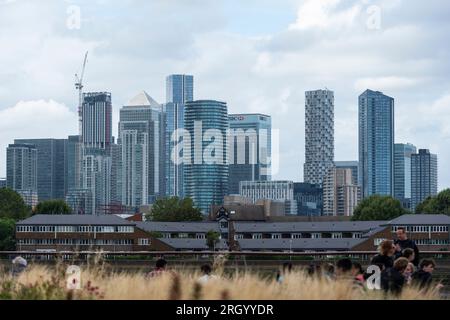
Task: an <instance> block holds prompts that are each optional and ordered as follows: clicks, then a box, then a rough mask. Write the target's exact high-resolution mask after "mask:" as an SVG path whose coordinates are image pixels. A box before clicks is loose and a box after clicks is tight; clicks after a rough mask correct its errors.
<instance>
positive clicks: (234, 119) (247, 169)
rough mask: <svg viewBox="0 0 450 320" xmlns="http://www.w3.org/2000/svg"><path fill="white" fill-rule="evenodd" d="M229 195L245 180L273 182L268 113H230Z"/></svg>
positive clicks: (270, 126) (270, 125)
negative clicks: (271, 180)
mask: <svg viewBox="0 0 450 320" xmlns="http://www.w3.org/2000/svg"><path fill="white" fill-rule="evenodd" d="M228 120H229V122H230V135H229V150H230V157H229V159H230V165H229V171H230V172H229V193H230V194H238V193H239V182H241V181H259V180H262V181H266V180H270V178H271V176H270V162H271V156H272V143H271V139H272V138H271V137H272V135H271V133H272V120H271V117H270V116H267V115H264V114H230V115H229V116H228Z"/></svg>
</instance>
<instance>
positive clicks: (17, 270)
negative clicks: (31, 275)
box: [12, 256, 28, 277]
mask: <svg viewBox="0 0 450 320" xmlns="http://www.w3.org/2000/svg"><path fill="white" fill-rule="evenodd" d="M27 265H28V262H27V260H25V259H24V258H23V257H21V256H17V257H15V258H14V259H13V260H12V275H13V276H14V277H17V276H19V275H20V274H21V273H22V272H23V271H24V270H25V269H26V268H27Z"/></svg>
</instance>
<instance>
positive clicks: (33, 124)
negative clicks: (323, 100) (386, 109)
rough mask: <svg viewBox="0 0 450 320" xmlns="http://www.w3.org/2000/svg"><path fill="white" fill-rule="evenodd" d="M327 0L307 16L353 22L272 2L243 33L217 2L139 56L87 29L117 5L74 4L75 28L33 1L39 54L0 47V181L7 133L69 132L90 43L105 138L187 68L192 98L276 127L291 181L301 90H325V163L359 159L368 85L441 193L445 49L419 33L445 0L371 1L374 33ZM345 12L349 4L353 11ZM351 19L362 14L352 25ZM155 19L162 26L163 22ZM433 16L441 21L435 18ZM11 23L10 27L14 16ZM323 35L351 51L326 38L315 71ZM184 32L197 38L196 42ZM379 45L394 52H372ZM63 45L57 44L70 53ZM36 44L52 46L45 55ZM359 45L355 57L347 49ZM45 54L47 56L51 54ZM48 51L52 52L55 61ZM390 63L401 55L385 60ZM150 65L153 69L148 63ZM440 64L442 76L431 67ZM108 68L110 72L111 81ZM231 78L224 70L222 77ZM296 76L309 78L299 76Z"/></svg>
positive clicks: (446, 157) (443, 9) (449, 172)
mask: <svg viewBox="0 0 450 320" xmlns="http://www.w3.org/2000/svg"><path fill="white" fill-rule="evenodd" d="M334 2H336V3H338V4H334V5H332V4H329V5H328V7H326V6H325V7H318V8H316V9H317V10H316V11H315V12H318V14H319V15H321V14H322V15H323V16H324V19H325V20H326V19H327V17H328V18H330V17H345V16H346V14H350V13H352V12H353V16H351V17H353V19H350V20H349V23H345V22H343V21H341V20H340V19H337V18H336V19H334V18H333V19H329V22H328V23H323V24H322V25H320V26H317V25H314V24H312V23H313V22H311V21H310V20H308V19H303V20H302V19H300V17H302V15H303V16H305V12H308V10H312V9H311V6H313V2H312V1H301V2H296V3H295V4H294V2H290V3H289V4H286V3H284V4H282V5H281V8H280V9H278V10H276V12H275V13H274V14H273V15H276V16H277V17H278V18H279V19H276V20H277V21H278V22H277V23H270V24H269V26H265V27H264V28H258V24H255V25H254V27H253V30H249V29H248V28H247V30H243V29H246V28H244V27H242V26H241V25H240V22H242V19H243V14H242V13H240V14H239V15H238V16H237V17H233V18H230V16H231V15H230V14H229V13H227V12H228V11H227V10H228V9H224V8H220V9H217V8H215V9H214V10H212V11H211V17H207V18H205V21H206V22H208V23H206V22H203V23H204V24H205V25H204V24H203V23H200V24H199V25H196V27H195V28H194V29H192V28H188V29H187V30H186V31H183V32H186V35H189V36H190V37H188V39H187V40H185V41H187V43H186V42H183V43H181V44H180V45H186V46H187V48H188V49H189V50H187V52H186V53H180V52H175V51H177V50H173V51H172V52H168V51H167V50H169V49H168V47H167V46H168V45H169V44H170V42H169V43H168V42H167V41H163V40H164V39H161V37H158V38H157V39H156V40H153V42H152V44H153V45H156V44H158V43H155V41H160V43H161V44H163V45H164V46H162V47H161V48H158V50H154V51H151V52H149V53H148V56H146V55H144V53H143V52H145V50H143V49H144V47H141V45H139V44H137V46H138V49H139V50H128V49H126V43H127V42H126V41H125V39H124V38H121V36H120V34H118V35H117V37H118V38H117V39H116V38H115V37H114V35H113V34H112V33H106V34H104V35H103V36H102V37H103V38H102V37H100V35H99V34H97V32H96V31H99V30H103V29H102V28H103V27H104V26H105V22H106V21H107V18H106V13H105V15H104V16H103V15H100V16H98V19H97V20H96V21H95V22H94V21H91V20H90V19H89V18H90V17H91V16H92V15H94V13H98V10H102V9H105V10H107V13H111V12H116V11H117V10H118V9H120V5H119V7H114V6H113V7H112V8H107V7H106V6H104V5H101V4H99V3H95V4H93V5H92V7H91V8H90V9H87V8H85V7H84V6H85V5H86V3H85V2H83V1H80V2H79V5H80V8H81V13H82V17H84V18H82V25H81V27H80V29H76V30H69V29H67V28H66V25H65V22H66V18H67V15H66V10H65V9H66V6H67V4H64V5H60V4H58V5H56V4H55V5H50V4H48V5H42V7H45V9H47V10H48V13H45V12H44V11H45V10H42V8H41V9H40V10H39V9H37V10H36V13H35V14H36V15H37V16H39V21H42V22H43V23H42V25H37V26H36V30H35V33H34V35H36V37H37V38H36V39H41V38H42V37H43V33H44V31H45V30H50V31H51V35H52V36H51V37H50V39H51V40H47V41H48V42H46V43H47V49H42V48H41V47H40V46H41V45H39V48H41V49H40V50H33V48H36V47H33V46H31V47H30V48H31V50H30V51H33V53H31V52H29V53H28V52H24V53H23V54H22V55H20V58H21V61H28V62H27V63H24V62H19V61H16V60H15V57H14V55H15V54H14V53H19V52H21V51H20V50H21V47H20V46H19V45H18V44H19V43H20V41H19V42H14V41H13V42H12V43H11V46H10V48H9V49H8V50H9V51H8V52H9V55H2V54H0V61H1V62H2V65H5V66H6V68H5V71H4V73H5V74H6V75H15V76H12V77H10V80H5V77H4V76H3V75H1V76H0V83H1V85H0V101H1V103H0V118H1V120H0V177H5V176H6V168H5V167H6V163H5V161H6V154H5V152H6V146H7V144H9V143H12V141H13V140H14V139H21V138H66V137H67V136H68V135H74V134H77V115H76V106H77V95H76V92H75V90H74V89H73V74H74V73H75V72H79V71H80V70H79V69H80V67H81V62H82V61H81V60H82V57H83V54H84V51H86V50H87V49H89V51H90V58H89V61H88V65H87V72H86V82H85V92H93V91H103V90H106V91H108V92H111V93H112V96H113V124H114V125H113V135H114V136H115V137H116V139H117V130H116V123H117V122H118V120H119V118H118V116H117V115H118V110H119V109H120V107H121V106H122V105H124V104H125V103H126V101H127V100H128V99H129V97H130V96H133V94H135V93H136V92H138V91H139V90H140V89H141V88H144V89H145V90H147V91H148V92H150V94H151V95H152V96H153V97H154V98H155V99H156V100H157V101H164V94H165V90H164V79H165V77H166V76H167V75H168V74H170V73H172V72H173V73H186V74H193V75H194V76H195V77H196V98H198V99H201V98H212V99H217V100H222V101H225V102H227V105H228V109H229V110H228V111H229V113H254V112H261V113H264V114H268V115H271V116H272V127H273V128H274V129H277V128H279V129H280V134H281V146H280V147H281V155H280V172H279V174H278V175H276V176H274V177H273V179H276V180H283V179H289V180H293V181H301V180H302V179H301V177H302V175H303V173H302V165H303V163H304V143H303V140H304V115H302V114H303V113H304V105H305V103H304V98H302V96H303V95H304V92H305V91H307V90H315V89H319V88H325V86H326V87H328V88H330V90H333V91H334V93H335V109H336V115H335V122H336V124H335V131H336V137H335V146H336V147H335V154H336V156H335V160H356V159H358V156H357V154H358V147H357V145H358V144H357V139H358V135H357V123H358V119H357V107H358V102H357V96H358V95H359V94H360V93H361V92H363V91H364V90H365V89H367V88H369V89H372V90H379V91H383V92H384V93H385V94H386V95H389V96H391V97H393V98H395V103H396V108H395V109H396V110H395V119H396V132H395V137H396V138H395V141H394V142H395V143H407V142H411V143H413V144H414V145H416V146H417V148H418V149H430V151H431V152H432V153H435V154H438V156H439V159H440V161H439V163H440V167H439V170H438V172H439V189H443V188H445V187H447V186H449V185H450V169H448V168H447V167H448V166H445V165H444V164H445V163H447V162H448V161H450V154H449V151H448V150H446V148H445V146H446V145H448V140H449V139H450V130H449V127H448V123H450V121H449V116H450V114H449V113H448V110H446V109H448V108H446V107H448V105H449V104H450V95H449V92H448V89H447V88H448V87H449V86H448V83H449V79H448V76H447V74H448V72H447V71H448V68H449V66H448V63H446V60H448V59H446V58H445V57H446V56H447V55H448V48H447V45H445V44H443V43H440V42H441V41H439V40H437V38H439V36H436V33H438V31H435V32H434V33H433V34H434V36H429V35H426V31H427V30H428V29H427V28H429V25H430V23H431V22H430V21H431V20H433V19H434V20H437V19H439V20H440V18H441V16H442V15H443V16H442V17H444V16H445V14H446V13H448V12H449V10H450V6H449V5H447V4H442V3H438V2H436V1H431V2H430V3H429V4H427V5H424V4H423V5H420V4H418V2H416V1H411V2H408V4H406V3H405V2H403V3H402V2H401V1H396V3H393V4H392V5H388V4H387V2H386V1H379V2H378V4H379V5H380V7H381V9H382V11H381V14H382V18H383V19H382V24H381V27H380V29H377V30H370V29H368V28H367V26H366V23H365V22H366V19H365V18H367V14H366V10H365V9H367V6H365V5H364V4H363V3H362V1H349V2H348V3H345V4H344V3H341V2H339V1H334ZM325 3H326V2H325ZM330 3H331V2H330ZM277 4H278V3H277ZM308 4H309V7H308ZM153 5H155V4H153ZM158 5H159V6H162V9H163V10H169V9H170V8H169V7H170V5H168V4H158ZM178 5H181V4H180V3H179V4H178ZM1 6H2V9H3V7H5V8H6V10H0V16H1V17H2V18H5V19H4V21H3V22H2V23H5V21H6V22H8V21H9V22H11V21H10V20H9V19H7V18H8V17H7V16H5V15H6V14H8V15H12V16H13V15H14V14H15V13H17V12H19V11H20V12H24V10H25V8H29V7H31V9H32V8H35V5H34V4H30V3H22V2H20V1H16V2H12V3H9V4H1ZM151 6H152V5H147V4H145V5H143V8H140V10H143V11H146V10H149V9H150V8H151ZM183 6H185V7H186V8H187V9H188V11H189V13H187V14H186V16H185V15H183V14H181V15H180V16H179V18H181V19H180V21H179V24H176V25H175V28H176V29H177V30H181V28H182V27H185V26H187V25H189V23H187V21H191V20H189V19H188V18H187V16H188V15H189V14H193V15H194V16H195V14H196V13H195V8H196V4H195V3H194V4H192V5H191V6H192V7H189V6H186V5H183ZM242 6H243V7H245V8H256V7H257V6H256V4H255V2H254V1H249V3H246V4H243V5H242ZM271 6H273V4H272V3H270V2H269V1H263V4H262V5H261V8H259V9H258V10H262V11H264V12H265V10H266V11H267V12H265V13H264V15H262V16H261V17H256V15H250V20H251V21H262V20H260V19H263V18H262V17H267V16H270V17H271V16H272V14H271V13H268V12H270V10H268V8H270V7H271ZM37 7H39V6H36V8H37ZM354 8H356V9H355V10H356V11H355V10H353V11H352V9H354ZM418 8H419V10H418ZM413 9H416V11H417V10H418V11H419V12H420V10H422V11H423V10H428V11H427V13H429V14H428V15H424V16H423V17H420V16H417V15H415V14H414V13H413V12H412V11H413ZM96 10H97V11H96ZM131 10H133V9H131ZM399 11H402V13H403V14H402V19H399V20H398V21H396V20H394V19H395V18H397V17H398V15H396V12H397V13H398V12H399ZM30 12H33V10H31V11H30ZM58 12H59V14H58ZM163 12H164V11H163ZM258 12H259V11H258ZM48 14H54V15H55V17H54V18H52V19H45V17H47V15H48ZM128 14H129V12H128V13H124V18H127V17H128ZM30 15H31V17H30V23H32V22H36V19H37V18H35V17H34V15H33V14H30ZM138 16H139V15H138ZM217 16H223V19H219V20H217V23H216V24H213V28H212V29H213V30H209V31H208V30H206V29H207V28H208V27H209V26H210V23H211V21H212V19H214V18H215V17H217ZM43 17H44V19H42V18H43ZM351 17H350V18H351ZM210 19H211V20H210ZM227 19H230V21H231V22H230V23H229V24H227V23H224V21H228V20H227ZM47 20H48V21H47ZM149 20H151V19H149ZM325 20H320V19H319V20H318V21H319V22H320V21H322V22H323V21H325ZM361 20H364V21H362V22H361ZM127 21H128V20H127ZM308 21H309V22H308ZM441 22H442V21H441ZM155 23H156V24H157V25H159V26H163V25H165V23H169V22H162V21H157V22H155ZM442 23H443V25H444V26H445V25H446V23H445V22H442ZM35 25H36V24H35ZM145 25H146V22H143V21H140V20H138V21H137V22H135V23H133V24H132V25H131V28H138V27H140V28H143V27H144V26H145ZM11 27H12V28H14V27H16V28H19V27H18V26H15V25H14V23H13V24H12V26H11ZM312 27H314V28H316V29H317V27H319V28H318V31H317V30H312ZM22 28H23V29H22V31H25V32H29V28H30V25H28V24H26V25H23V26H22ZM46 28H47V29H46ZM59 28H61V30H60V29H59ZM24 29H25V30H24ZM411 29H415V30H417V31H418V32H417V34H418V39H414V40H410V41H406V45H405V44H400V43H398V42H396V39H397V40H398V39H399V38H403V36H402V34H404V33H403V32H405V30H406V31H408V32H410V31H411ZM20 30H21V29H20V28H19V32H18V34H19V39H22V40H23V38H21V37H20V35H21V33H20ZM328 33H332V34H333V36H336V35H337V39H338V40H339V39H342V37H343V36H345V35H348V34H349V33H350V34H351V36H350V37H349V41H350V44H351V46H348V48H346V50H347V51H346V52H348V54H349V57H348V58H346V54H344V53H343V52H342V47H341V46H340V44H339V43H338V40H333V41H332V42H331V43H330V44H329V45H331V47H332V48H334V49H336V50H333V51H330V50H327V53H326V55H327V56H328V57H329V58H328V60H329V61H331V62H332V63H330V62H327V63H324V64H325V66H321V65H319V64H318V63H317V62H318V61H319V59H320V58H322V59H323V54H320V52H321V51H322V49H324V46H325V44H324V43H323V41H320V37H319V36H320V35H325V36H326V35H327V34H328ZM380 34H383V38H384V39H380V37H379V35H380ZM22 35H23V36H24V34H22ZM153 35H154V33H153V32H152V31H149V34H148V35H145V37H146V39H147V37H149V39H150V38H151V37H152V36H153ZM174 37H177V38H179V35H178V34H177V35H172V37H168V38H167V39H173V38H174ZM196 37H197V38H196ZM265 37H267V38H268V39H265ZM365 38H367V39H365ZM435 38H436V39H435ZM193 39H197V40H198V41H200V43H197V42H195V41H194V40H193ZM218 39H221V40H224V41H223V47H222V48H224V49H226V50H222V51H220V52H216V51H215V52H216V53H211V50H207V49H208V48H211V46H212V45H220V42H219V43H218V42H217V40H218ZM301 39H307V40H308V41H306V42H305V44H304V45H292V46H288V43H292V42H299V41H297V40H301ZM101 40H103V41H104V43H103V45H104V46H106V47H107V48H108V46H112V45H113V42H114V41H113V40H119V41H118V43H120V44H121V46H119V47H117V45H116V46H115V47H113V48H112V49H114V50H111V52H112V53H111V54H108V53H106V52H105V48H104V47H102V42H101ZM288 40H289V41H288ZM293 40H294V41H293ZM418 40H420V41H418ZM52 41H53V42H52ZM60 41H63V42H64V41H65V42H66V44H67V48H69V49H70V52H65V54H61V50H62V49H60V48H59V46H58V44H60V43H61V42H60ZM366 41H371V43H373V46H372V47H371V49H370V51H362V52H361V51H358V50H359V49H360V50H363V49H361V46H363V44H364V43H365V42H366ZM418 42H420V44H419V43H418ZM241 43H243V44H244V46H242V49H240V50H238V52H237V53H238V54H239V55H240V56H241V60H242V61H238V63H236V65H234V63H233V62H236V60H235V59H234V58H233V56H232V54H231V53H229V52H228V50H231V49H236V48H238V47H236V45H238V44H241ZM389 43H391V46H392V47H393V48H392V49H389V48H383V49H384V50H379V49H378V48H376V47H377V46H380V45H383V44H389ZM392 43H395V45H392ZM424 43H425V45H424ZM122 45H123V46H122ZM261 46H262V47H263V48H262V49H261V48H260V47H261ZM422 46H424V47H434V48H437V50H436V51H437V52H440V53H441V54H440V55H437V54H433V53H431V52H428V51H426V50H421V49H420V47H422ZM67 48H66V49H65V50H68V49H67ZM163 49H164V50H163ZM44 50H50V52H46V51H44ZM399 50H400V52H401V53H402V54H400V56H401V57H399V55H396V52H397V51H399ZM131 51H137V52H138V53H132V52H131ZM162 51H164V52H162ZM212 51H214V50H212ZM231 51H233V50H231ZM330 52H333V56H330ZM357 52H358V55H356V53H357ZM45 53H51V55H46V54H45ZM290 54H291V55H293V56H294V57H295V58H297V59H298V57H302V59H301V60H305V61H307V63H309V64H311V67H307V65H305V63H304V62H303V63H302V62H296V63H292V62H293V60H292V58H291V57H289V55H290ZM314 54H318V56H317V57H314ZM57 55H59V56H60V57H59V58H58V59H54V57H55V56H57ZM148 57H151V58H152V59H150V60H155V61H156V62H153V63H150V62H145V63H144V62H143V58H145V59H147V58H148ZM350 58H351V59H353V61H356V62H358V64H359V65H364V66H365V67H364V68H362V69H361V68H355V69H358V70H355V71H352V70H348V68H347V67H348V65H347V64H343V63H344V62H346V61H347V59H350ZM52 59H53V60H54V63H50V62H51V61H52V62H53V60H52ZM121 59H122V60H121ZM351 59H350V60H351ZM400 59H401V60H402V61H405V62H404V63H401V64H400V66H395V64H396V63H398V60H400ZM132 60H136V62H132ZM166 60H168V61H169V62H170V63H167V61H166ZM118 61H123V66H120V67H116V62H118ZM219 61H220V65H221V64H224V65H226V66H227V68H229V69H230V70H225V69H223V68H222V67H220V65H219V64H218V62H219ZM111 63H112V64H113V65H114V66H115V67H114V68H112V69H114V70H109V69H111V68H107V66H108V65H111ZM140 63H142V66H141V68H136V66H137V65H138V64H140ZM155 63H156V64H157V63H159V64H161V66H159V67H157V68H154V67H155ZM40 65H42V66H45V68H47V69H48V70H47V72H45V73H44V72H42V71H41V70H42V69H41V68H42V67H40ZM288 65H289V66H292V67H291V68H289V70H288V69H287V68H286V67H287V66H288ZM339 65H340V66H339ZM412 65H414V66H415V67H416V68H415V69H416V70H412V68H411V66H412ZM438 65H439V67H440V71H437V66H438ZM146 70H147V71H146ZM356 71H357V73H356ZM117 73H120V77H116V76H114V75H117ZM231 75H233V77H231V79H230V76H231ZM298 78H306V79H307V80H303V79H301V80H298ZM2 80H4V81H2ZM19 80H20V81H19ZM341 82H342V83H341ZM37 84H38V85H37ZM19 85H20V86H19ZM242 85H245V89H246V90H242V92H240V91H241V90H237V88H240V87H242ZM418 88H420V90H418ZM423 92H426V94H423ZM21 101H22V102H21ZM348 141H349V142H348ZM347 142H348V143H347Z"/></svg>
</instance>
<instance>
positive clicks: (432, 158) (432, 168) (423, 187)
mask: <svg viewBox="0 0 450 320" xmlns="http://www.w3.org/2000/svg"><path fill="white" fill-rule="evenodd" d="M437 193H438V160H437V155H435V154H432V153H430V151H429V150H426V149H420V150H419V152H418V153H416V154H413V155H412V157H411V209H412V210H415V208H416V207H417V206H418V205H419V204H420V203H421V202H422V201H424V200H425V199H426V198H428V197H430V196H435V195H437Z"/></svg>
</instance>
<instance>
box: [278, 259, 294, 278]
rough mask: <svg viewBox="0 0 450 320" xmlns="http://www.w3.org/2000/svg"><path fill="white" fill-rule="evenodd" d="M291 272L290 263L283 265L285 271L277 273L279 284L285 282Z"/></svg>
mask: <svg viewBox="0 0 450 320" xmlns="http://www.w3.org/2000/svg"><path fill="white" fill-rule="evenodd" d="M291 271H292V263H290V262H285V263H283V270H282V271H278V273H277V282H279V283H281V282H283V281H284V277H285V276H286V274H289V273H291Z"/></svg>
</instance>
